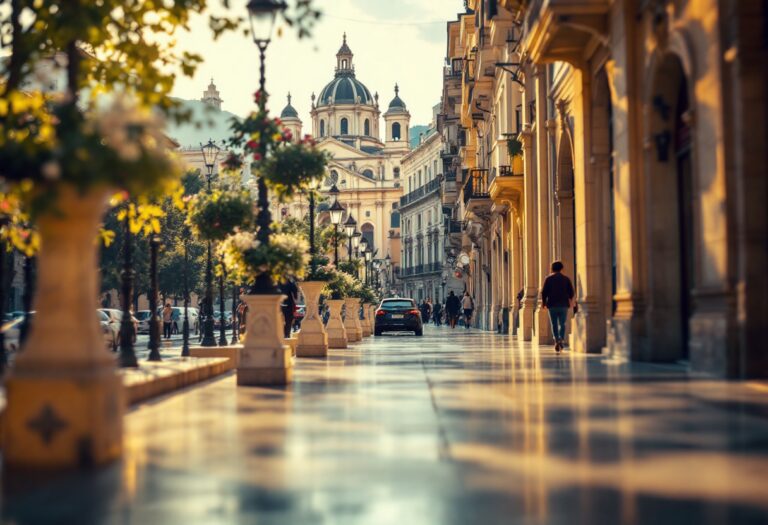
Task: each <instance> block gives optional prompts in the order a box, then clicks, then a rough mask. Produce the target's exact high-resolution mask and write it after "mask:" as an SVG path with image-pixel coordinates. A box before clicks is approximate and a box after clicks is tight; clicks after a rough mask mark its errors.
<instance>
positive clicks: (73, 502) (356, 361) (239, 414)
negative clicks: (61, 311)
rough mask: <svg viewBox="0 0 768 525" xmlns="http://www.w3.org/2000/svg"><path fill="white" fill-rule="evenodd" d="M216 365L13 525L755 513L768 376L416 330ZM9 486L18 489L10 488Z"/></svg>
mask: <svg viewBox="0 0 768 525" xmlns="http://www.w3.org/2000/svg"><path fill="white" fill-rule="evenodd" d="M295 379H296V380H295V383H294V384H293V385H292V386H291V387H289V388H285V389H268V388H242V387H241V388H238V387H236V386H235V377H234V376H233V375H229V376H227V377H224V378H222V379H219V380H214V381H212V382H209V383H207V384H204V385H202V386H199V387H195V388H192V389H190V390H188V391H186V392H184V393H181V394H176V395H173V396H171V397H168V398H165V399H162V400H160V401H156V402H154V403H151V404H147V405H143V406H141V407H139V408H137V409H135V410H133V411H132V412H131V413H130V414H129V415H128V417H127V418H126V438H125V446H126V451H125V458H124V460H123V461H121V462H120V463H119V464H116V465H113V466H112V467H109V468H106V469H103V470H101V471H99V472H96V473H80V474H77V475H68V476H61V477H59V478H57V479H54V480H47V481H46V482H44V483H41V484H36V485H34V486H27V487H26V488H19V487H16V486H15V485H18V484H17V483H9V481H8V480H6V495H5V496H4V501H3V512H4V514H3V515H4V518H5V520H6V522H8V523H20V524H22V523H38V522H40V523H42V522H59V523H116V524H133V523H135V524H176V523H180V524H219V523H244V524H245V523H248V524H305V523H306V524H365V525H378V524H395V525H410V524H416V525H418V524H425V525H427V524H428V525H451V524H496V523H499V524H502V523H503V524H525V525H529V524H531V525H533V524H585V525H586V524H589V525H603V524H605V525H625V524H626V525H630V524H653V525H663V524H667V523H669V524H688V523H690V524H697V525H702V524H704V525H709V524H712V525H720V524H729V523H739V524H740V523H745V524H751V523H755V524H765V523H768V385H767V384H766V383H727V382H723V381H714V380H703V379H693V378H689V377H687V375H686V374H685V372H684V369H683V368H682V367H675V366H654V365H643V364H632V365H628V364H619V363H609V362H606V361H605V359H604V358H603V357H601V356H584V355H572V354H571V353H569V352H566V353H565V354H564V355H560V356H558V355H555V354H554V351H553V350H552V349H551V348H550V347H546V348H542V349H540V350H539V349H536V348H534V347H532V346H530V345H529V344H525V345H523V344H520V343H517V342H516V341H514V340H513V339H512V338H510V337H507V336H498V335H494V334H488V333H480V332H475V331H469V332H467V331H465V330H463V329H462V330H459V329H457V330H455V331H450V330H449V329H447V328H439V329H438V328H431V327H430V328H429V329H427V331H426V332H425V335H424V337H422V338H416V337H410V336H392V337H383V338H376V339H374V338H369V339H367V340H365V341H364V342H362V343H359V344H356V345H353V346H352V347H351V348H349V349H347V350H343V351H332V353H331V356H330V357H329V358H328V359H327V360H311V359H301V360H299V361H297V365H296V375H295ZM8 487H13V488H12V489H9V488H8Z"/></svg>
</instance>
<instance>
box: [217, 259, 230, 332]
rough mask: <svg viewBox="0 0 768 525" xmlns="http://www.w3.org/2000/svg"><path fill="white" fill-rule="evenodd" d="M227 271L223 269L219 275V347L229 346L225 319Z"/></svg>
mask: <svg viewBox="0 0 768 525" xmlns="http://www.w3.org/2000/svg"><path fill="white" fill-rule="evenodd" d="M225 273H226V270H225V269H224V266H223V265H222V267H221V272H220V273H219V346H227V344H228V343H227V326H226V323H225V321H226V319H225V318H224V274H225Z"/></svg>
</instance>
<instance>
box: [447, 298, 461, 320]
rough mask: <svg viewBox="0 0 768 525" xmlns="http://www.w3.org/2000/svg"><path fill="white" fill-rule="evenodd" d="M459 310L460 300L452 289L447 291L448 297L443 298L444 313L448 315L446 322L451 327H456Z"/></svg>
mask: <svg viewBox="0 0 768 525" xmlns="http://www.w3.org/2000/svg"><path fill="white" fill-rule="evenodd" d="M459 310H461V300H460V299H459V298H458V296H457V295H456V294H454V293H453V290H451V291H450V292H448V298H447V299H446V300H445V314H446V315H447V316H448V324H449V325H450V326H451V328H456V321H458V319H459Z"/></svg>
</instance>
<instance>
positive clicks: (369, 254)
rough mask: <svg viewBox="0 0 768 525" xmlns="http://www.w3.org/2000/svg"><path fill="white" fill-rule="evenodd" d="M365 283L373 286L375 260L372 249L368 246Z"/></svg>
mask: <svg viewBox="0 0 768 525" xmlns="http://www.w3.org/2000/svg"><path fill="white" fill-rule="evenodd" d="M364 253H365V282H366V284H371V270H370V266H371V259H373V252H372V251H371V247H370V246H368V248H366V250H365V252H364Z"/></svg>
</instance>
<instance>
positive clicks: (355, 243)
mask: <svg viewBox="0 0 768 525" xmlns="http://www.w3.org/2000/svg"><path fill="white" fill-rule="evenodd" d="M362 236H363V234H362V233H360V232H359V231H357V230H355V233H353V234H352V249H353V250H355V259H357V258H358V257H359V253H360V252H359V250H360V238H361V237H362ZM355 278H357V279H359V278H360V270H359V269H358V267H357V265H355Z"/></svg>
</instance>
